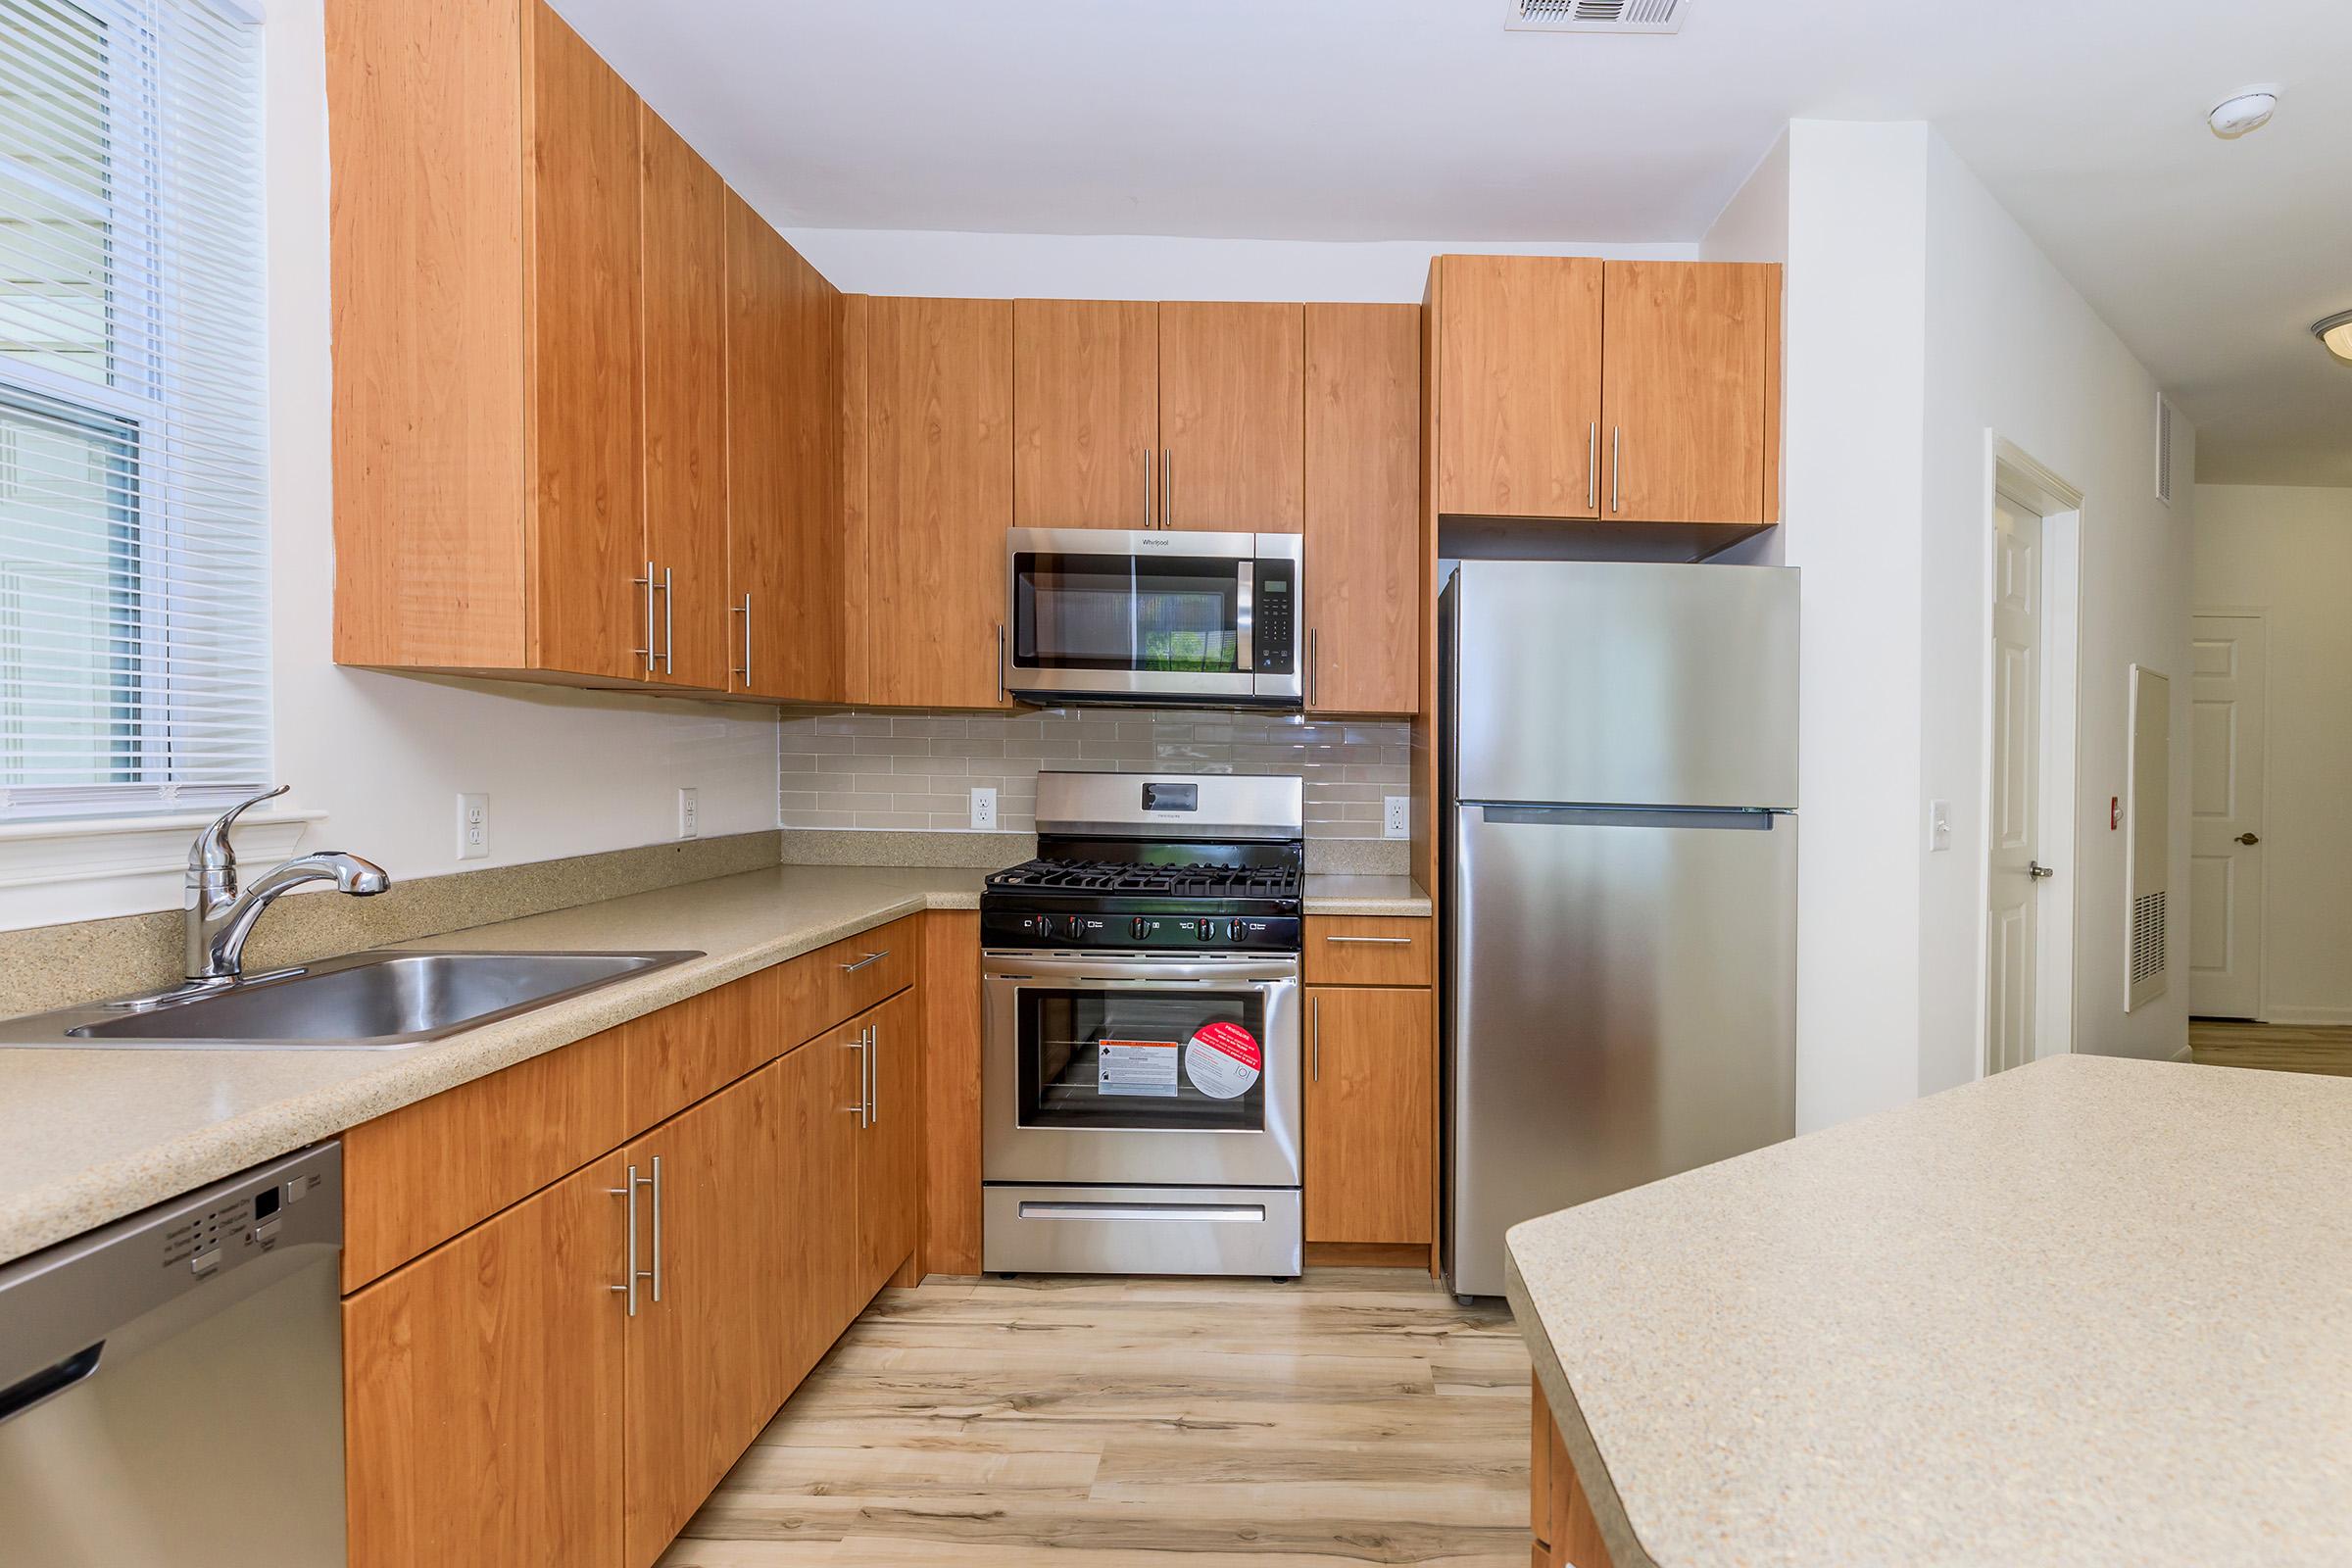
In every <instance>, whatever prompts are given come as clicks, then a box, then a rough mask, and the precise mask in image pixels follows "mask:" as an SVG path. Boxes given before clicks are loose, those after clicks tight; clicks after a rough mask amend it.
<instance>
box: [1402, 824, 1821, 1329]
mask: <svg viewBox="0 0 2352 1568" xmlns="http://www.w3.org/2000/svg"><path fill="white" fill-rule="evenodd" d="M1454 828H1455V837H1454V842H1455V845H1456V851H1455V855H1454V866H1453V880H1452V894H1451V896H1452V898H1453V899H1454V900H1455V901H1457V902H1455V903H1454V904H1453V905H1452V907H1451V910H1450V913H1451V916H1452V918H1451V921H1450V930H1449V936H1448V943H1447V951H1446V976H1447V982H1448V986H1449V988H1450V989H1449V992H1448V995H1449V998H1450V1000H1449V1002H1448V1004H1447V1012H1446V1048H1447V1064H1446V1090H1447V1096H1446V1099H1447V1103H1446V1121H1447V1126H1446V1142H1447V1152H1446V1181H1447V1194H1446V1217H1447V1225H1446V1253H1447V1274H1448V1276H1449V1278H1450V1279H1451V1280H1452V1282H1453V1288H1454V1290H1456V1291H1457V1292H1460V1293H1462V1294H1464V1295H1475V1296H1497V1295H1500V1294H1501V1293H1502V1236H1503V1232H1504V1231H1505V1230H1507V1229H1508V1228H1509V1227H1511V1226H1513V1225H1516V1224H1518V1223H1519V1222H1520V1221H1521V1220H1524V1219H1532V1218H1534V1217H1535V1216H1536V1215H1539V1214H1548V1213H1550V1212H1552V1211H1553V1210H1555V1209H1561V1208H1566V1207H1568V1206H1570V1205H1571V1204H1575V1203H1582V1202H1586V1201H1590V1200H1592V1199H1595V1198H1600V1197H1604V1196H1606V1195H1607V1194H1610V1193H1614V1192H1620V1191H1623V1190H1624V1189H1626V1188H1628V1187H1635V1186H1639V1185H1640V1184H1642V1183H1643V1182H1648V1181H1654V1180H1656V1179H1658V1178H1659V1177H1662V1176H1671V1175H1673V1174H1675V1173H1676V1172H1678V1171H1685V1170H1689V1169H1691V1168H1692V1167H1693V1166H1697V1165H1704V1164H1707V1163H1709V1162H1710V1161H1713V1160H1718V1159H1724V1158H1728V1157H1729V1156H1731V1155H1733V1154H1739V1153H1743V1152H1746V1151H1748V1150H1751V1149H1758V1148H1761V1147H1763V1146H1764V1145H1766V1144H1771V1143H1776V1142H1778V1141H1780V1140H1781V1139H1784V1138H1787V1137H1789V1135H1790V1134H1791V1133H1792V1132H1793V1131H1794V1123H1795V1103H1796V1101H1795V1083H1796V1066H1795V1045H1794V1025H1795V1011H1796V1006H1795V987H1796V939H1795V930H1794V928H1795V918H1796V910H1795V890H1796V819H1795V818H1794V817H1793V816H1790V815H1787V814H1782V813H1774V812H1762V811H1593V810H1569V809H1548V810H1547V809H1522V808H1502V807H1463V808H1460V809H1459V810H1458V812H1457V819H1456V821H1455V823H1454Z"/></svg>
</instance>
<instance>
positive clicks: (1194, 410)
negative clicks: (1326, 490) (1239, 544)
mask: <svg viewBox="0 0 2352 1568" xmlns="http://www.w3.org/2000/svg"><path fill="white" fill-rule="evenodd" d="M1305 421H1306V325H1305V311H1304V308H1303V307H1301V306H1298V305H1195V304H1168V305H1162V306H1160V308H1159V444H1160V449H1161V452H1160V462H1161V465H1162V468H1163V471H1162V473H1161V474H1160V475H1159V481H1160V494H1161V498H1162V502H1163V505H1162V507H1161V521H1162V522H1163V523H1164V524H1165V525H1166V526H1168V527H1171V528H1206V529H1220V528H1226V529H1233V530H1236V531H1240V532H1246V533H1297V532H1298V531H1299V528H1300V527H1301V526H1302V525H1303V524H1304V522H1305V518H1306V432H1305ZM1310 569H1311V568H1310Z"/></svg>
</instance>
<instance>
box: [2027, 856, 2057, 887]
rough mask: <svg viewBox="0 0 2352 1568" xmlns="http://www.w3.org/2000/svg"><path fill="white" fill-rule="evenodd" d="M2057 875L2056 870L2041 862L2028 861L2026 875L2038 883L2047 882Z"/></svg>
mask: <svg viewBox="0 0 2352 1568" xmlns="http://www.w3.org/2000/svg"><path fill="white" fill-rule="evenodd" d="M2057 874H2058V873H2057V871H2056V870H2055V869H2053V868H2052V867H2050V866H2046V865H2044V864H2042V863H2041V862H2040V861H2039V860H2028V861H2027V862H2026V875H2028V876H2030V877H2032V878H2033V879H2034V881H2036V882H2042V881H2046V880H2048V879H2049V878H2051V877H2054V876H2056V875H2057Z"/></svg>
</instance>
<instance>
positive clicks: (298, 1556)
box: [0, 1144, 344, 1568]
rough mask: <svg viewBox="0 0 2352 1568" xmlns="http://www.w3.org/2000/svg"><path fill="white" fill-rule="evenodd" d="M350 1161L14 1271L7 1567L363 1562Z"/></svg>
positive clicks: (2, 1406) (235, 1567) (6, 1386)
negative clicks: (353, 1502)
mask: <svg viewBox="0 0 2352 1568" xmlns="http://www.w3.org/2000/svg"><path fill="white" fill-rule="evenodd" d="M342 1246H343V1152H342V1149H341V1147H340V1146H338V1145H334V1144H325V1145H321V1146H319V1147H318V1148H315V1149H307V1150H302V1151H299V1152H295V1153H292V1154H287V1155H285V1156H284V1157H282V1158H279V1159H274V1160H271V1161H270V1163H268V1164H266V1165H257V1166H255V1167H254V1168H253V1169H251V1170H249V1171H246V1172H244V1173H243V1174H241V1175H237V1176H232V1177H229V1178H228V1179H227V1180H225V1181H220V1182H215V1183H213V1184H212V1185H211V1186H209V1187H205V1188H202V1189H200V1190H198V1191H196V1192H193V1193H188V1194H186V1195H184V1196H182V1197H179V1198H175V1199H172V1201H169V1202H165V1203H159V1204H157V1205H156V1206H155V1207H153V1208H150V1209H146V1210H144V1211H143V1212H140V1213H137V1214H133V1215H131V1216H129V1217H128V1218H126V1219H122V1220H118V1221H116V1222H115V1223H114V1224H112V1225H107V1226H103V1227H101V1228H100V1229H98V1230H94V1231H91V1232H89V1233H88V1234H86V1235H83V1236H77V1237H75V1238H74V1239H73V1240H72V1241H70V1242H61V1243H59V1244H58V1245H57V1246H55V1247H52V1248H50V1249H48V1250H45V1251H40V1252H35V1253H34V1254H32V1255H31V1256H30V1257H26V1258H21V1259H19V1260H18V1261H17V1262H14V1263H11V1264H9V1265H7V1266H6V1267H5V1268H0V1561H5V1562H6V1563H7V1564H8V1565H9V1568H314V1565H317V1568H326V1565H331V1564H340V1563H342V1562H343V1561H344V1546H343V1348H342V1318H341V1310H340V1305H339V1298H338V1280H337V1275H336V1266H337V1265H336V1259H337V1256H338V1254H339V1253H340V1252H341V1250H342Z"/></svg>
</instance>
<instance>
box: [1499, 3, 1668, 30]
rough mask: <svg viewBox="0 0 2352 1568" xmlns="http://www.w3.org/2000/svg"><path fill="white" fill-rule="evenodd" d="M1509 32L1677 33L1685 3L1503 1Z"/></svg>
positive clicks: (1504, 20) (1504, 21) (1505, 22)
mask: <svg viewBox="0 0 2352 1568" xmlns="http://www.w3.org/2000/svg"><path fill="white" fill-rule="evenodd" d="M1503 7H1504V16H1503V23H1502V25H1503V26H1504V27H1505V28H1506V29H1508V30H1510V31H1512V32H1680V31H1682V30H1683V12H1684V11H1685V10H1686V9H1688V7H1687V5H1686V0H1503Z"/></svg>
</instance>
